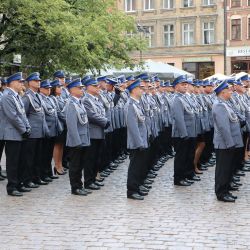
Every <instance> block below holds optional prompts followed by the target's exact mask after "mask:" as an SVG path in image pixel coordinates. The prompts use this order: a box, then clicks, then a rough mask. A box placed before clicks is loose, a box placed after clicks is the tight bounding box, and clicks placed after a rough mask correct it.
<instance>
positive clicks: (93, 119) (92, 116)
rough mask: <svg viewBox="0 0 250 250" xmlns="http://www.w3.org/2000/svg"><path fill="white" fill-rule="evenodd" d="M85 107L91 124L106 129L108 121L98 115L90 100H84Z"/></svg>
mask: <svg viewBox="0 0 250 250" xmlns="http://www.w3.org/2000/svg"><path fill="white" fill-rule="evenodd" d="M84 107H85V109H86V111H87V116H88V120H89V122H90V123H92V124H94V125H97V126H100V127H101V128H105V126H106V124H107V122H108V119H107V118H106V117H105V116H101V115H99V114H97V113H96V112H95V111H94V109H93V107H92V105H91V103H90V102H89V101H88V99H86V98H85V99H84Z"/></svg>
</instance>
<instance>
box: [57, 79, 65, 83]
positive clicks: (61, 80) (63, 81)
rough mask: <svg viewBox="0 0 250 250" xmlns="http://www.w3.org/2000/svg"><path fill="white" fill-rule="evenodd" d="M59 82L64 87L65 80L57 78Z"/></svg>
mask: <svg viewBox="0 0 250 250" xmlns="http://www.w3.org/2000/svg"><path fill="white" fill-rule="evenodd" d="M57 79H58V80H59V82H60V83H61V84H63V85H65V78H64V77H63V78H57Z"/></svg>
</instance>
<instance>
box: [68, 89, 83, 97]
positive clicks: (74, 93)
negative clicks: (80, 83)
mask: <svg viewBox="0 0 250 250" xmlns="http://www.w3.org/2000/svg"><path fill="white" fill-rule="evenodd" d="M69 92H70V94H71V95H72V96H75V97H76V98H81V97H82V96H83V88H82V87H73V88H71V89H70V90H69Z"/></svg>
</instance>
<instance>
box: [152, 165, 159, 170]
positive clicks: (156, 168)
mask: <svg viewBox="0 0 250 250" xmlns="http://www.w3.org/2000/svg"><path fill="white" fill-rule="evenodd" d="M152 169H153V171H159V170H160V169H161V168H159V167H156V166H154V167H152Z"/></svg>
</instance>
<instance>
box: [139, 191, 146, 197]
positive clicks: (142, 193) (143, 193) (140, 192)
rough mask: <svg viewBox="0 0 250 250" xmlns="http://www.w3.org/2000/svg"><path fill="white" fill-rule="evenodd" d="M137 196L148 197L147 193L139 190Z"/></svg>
mask: <svg viewBox="0 0 250 250" xmlns="http://www.w3.org/2000/svg"><path fill="white" fill-rule="evenodd" d="M138 194H139V195H141V196H146V195H148V192H144V191H141V190H139V191H138Z"/></svg>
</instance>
